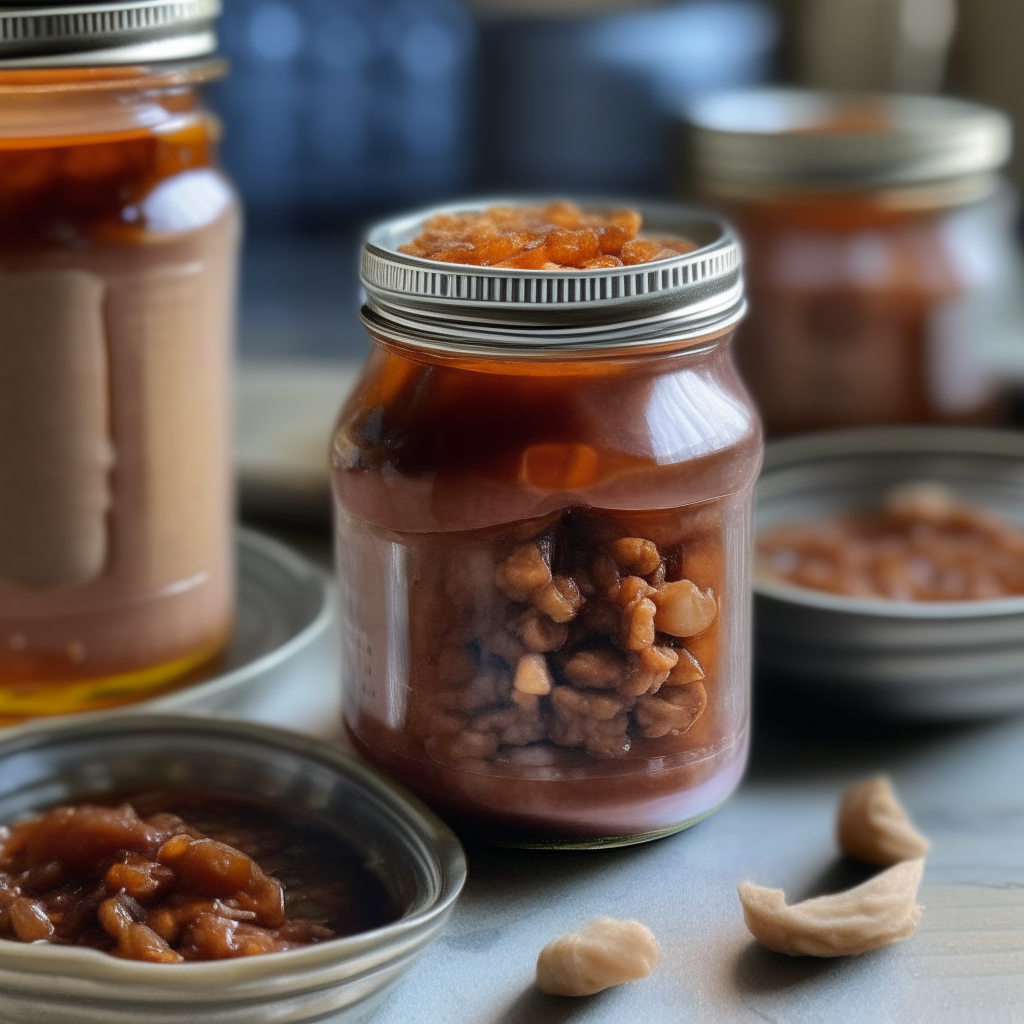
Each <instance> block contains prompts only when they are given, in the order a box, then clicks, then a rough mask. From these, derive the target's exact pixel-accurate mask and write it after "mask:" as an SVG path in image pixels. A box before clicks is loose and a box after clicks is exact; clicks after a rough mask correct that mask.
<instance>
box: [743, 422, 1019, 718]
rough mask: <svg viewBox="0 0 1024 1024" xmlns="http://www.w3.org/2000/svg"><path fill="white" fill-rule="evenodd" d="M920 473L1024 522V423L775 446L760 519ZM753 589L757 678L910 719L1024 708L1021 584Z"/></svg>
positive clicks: (844, 504)
mask: <svg viewBox="0 0 1024 1024" xmlns="http://www.w3.org/2000/svg"><path fill="white" fill-rule="evenodd" d="M921 479H927V480H936V481H939V482H942V483H945V484H947V485H949V486H950V487H951V488H952V489H953V491H954V492H955V493H956V494H958V495H959V496H961V497H963V498H965V499H967V500H969V501H972V502H976V503H978V504H980V505H983V506H986V507H988V508H991V509H993V510H994V511H996V512H997V513H999V514H1000V515H1002V516H1004V517H1005V518H1006V519H1007V520H1009V521H1011V522H1016V523H1019V524H1020V525H1022V526H1024V435H1020V434H1013V433H1009V432H1001V431H989V430H969V429H958V428H940V427H934V428H933V427H906V428H901V427H893V428H877V429H868V430H850V431H837V432H834V433H827V434H815V435H811V436H807V437H801V438H796V439H794V440H789V441H781V442H777V443H775V444H772V445H769V446H768V449H767V453H766V456H765V464H764V472H763V473H762V476H761V479H760V481H759V483H758V485H757V514H756V520H755V522H756V528H757V529H758V530H764V529H767V528H769V527H771V526H774V525H776V524H779V523H782V522H786V521H800V520H814V519H822V518H825V517H828V516H832V515H835V514H837V513H840V512H844V511H849V510H850V509H855V508H869V507H872V506H877V505H878V504H879V502H880V501H881V499H882V497H883V496H884V494H885V492H886V491H887V490H889V489H890V488H891V487H893V486H894V485H896V484H899V483H903V482H906V481H907V480H921ZM754 595H755V598H754V599H755V637H756V639H755V644H756V648H755V650H756V655H755V657H756V662H755V664H756V673H757V678H758V684H759V686H762V687H771V688H775V689H780V688H783V689H784V688H789V689H793V688H796V689H798V690H801V691H803V692H804V693H806V694H810V695H813V696H816V697H818V698H827V699H830V700H833V701H837V702H841V703H845V704H853V705H856V706H859V707H862V708H865V709H872V710H874V711H877V712H881V713H884V714H891V715H896V716H901V717H908V718H930V719H964V718H979V717H984V716H990V715H998V714H1004V713H1010V712H1017V711H1021V710H1024V596H1020V597H1005V598H997V599H994V600H983V601H981V600H979V601H948V602H947V601H934V602H901V601H887V600H883V599H862V598H853V597H844V596H842V595H837V594H828V593H823V592H820V591H815V590H809V589H806V588H803V587H796V586H792V585H788V584H785V583H780V582H774V581H769V580H765V579H755V582H754Z"/></svg>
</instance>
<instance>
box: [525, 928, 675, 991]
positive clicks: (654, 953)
mask: <svg viewBox="0 0 1024 1024" xmlns="http://www.w3.org/2000/svg"><path fill="white" fill-rule="evenodd" d="M660 959H661V950H660V949H659V948H658V942H657V940H656V939H655V938H654V936H653V935H652V934H651V931H650V929H648V928H646V927H644V925H642V924H640V922H639V921H618V920H616V919H615V918H614V917H595V918H594V919H593V920H592V921H590V922H588V923H587V924H586V925H584V926H583V928H581V929H580V930H579V931H578V932H569V933H568V934H567V935H561V936H559V937H558V938H557V939H554V940H552V941H551V942H549V943H548V944H547V945H546V946H545V947H544V948H543V949H542V950H541V951H540V956H538V957H537V987H538V988H539V989H540V990H541V992H546V993H547V994H548V995H550V996H590V995H593V994H594V993H595V992H602V991H603V990H604V989H606V988H611V987H612V986H613V985H621V984H623V982H626V981H636V980H637V979H638V978H646V977H647V975H648V974H650V973H651V971H653V970H654V968H655V966H656V965H657V963H658V961H659V960H660Z"/></svg>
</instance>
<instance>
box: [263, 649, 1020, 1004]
mask: <svg viewBox="0 0 1024 1024" xmlns="http://www.w3.org/2000/svg"><path fill="white" fill-rule="evenodd" d="M315 675H316V677H317V678H313V677H312V676H310V677H309V678H308V679H306V680H304V681H303V682H302V684H301V685H300V686H297V687H296V688H289V691H288V694H287V699H286V700H285V699H282V700H280V701H279V702H277V703H276V704H275V706H273V707H271V706H268V707H267V708H266V709H264V711H263V713H261V714H259V715H258V716H256V717H260V718H264V719H265V720H268V721H273V722H276V723H277V724H281V725H289V724H290V725H292V726H293V727H295V728H303V729H307V730H309V731H312V732H318V733H321V734H324V735H327V734H331V735H334V736H337V723H338V721H339V712H338V688H337V684H336V683H335V680H336V679H337V678H338V671H337V664H336V662H334V661H333V656H327V657H325V659H324V664H323V665H322V666H321V668H320V669H319V670H318V671H317V672H316V673H315ZM759 703H760V705H761V706H762V707H765V706H768V707H770V706H772V705H775V706H781V707H783V708H785V709H786V710H787V713H790V709H791V708H792V705H790V704H787V703H785V702H784V701H782V700H778V699H775V698H774V696H773V695H771V694H767V695H763V696H761V697H760V700H759ZM836 723H839V724H838V725H837V724H836ZM754 735H755V741H754V748H753V753H752V757H751V762H750V768H749V770H748V772H747V776H746V778H745V780H744V782H743V784H742V785H741V787H740V789H739V790H738V792H737V793H736V794H735V795H734V796H733V797H732V798H731V799H730V800H729V801H728V803H726V804H725V806H724V807H723V808H721V810H719V811H718V812H717V813H715V814H714V815H712V816H711V817H710V818H708V819H706V820H705V821H703V822H701V823H700V824H698V825H696V826H695V827H693V828H692V829H690V830H689V831H687V832H683V833H680V834H678V835H676V836H672V837H669V838H667V839H662V840H659V841H657V842H654V843H649V844H645V845H642V846H634V847H627V848H623V849H617V850H604V851H597V852H589V853H543V852H533V851H519V850H502V849H492V848H486V847H470V848H469V850H468V854H469V865H470V870H469V881H468V883H467V886H466V889H465V892H464V894H463V896H462V898H461V899H460V900H459V903H458V905H457V906H456V909H455V912H454V914H453V917H452V919H451V921H450V923H449V925H448V927H447V929H446V930H445V932H444V934H443V935H442V936H441V938H440V939H439V940H438V941H437V943H436V944H435V945H434V946H432V947H431V948H430V949H429V950H428V951H427V953H426V955H425V956H424V957H423V959H422V960H420V961H419V963H417V964H416V965H415V966H414V967H413V968H412V969H411V970H410V971H409V973H408V974H407V975H406V976H405V977H404V978H403V979H402V980H401V981H400V982H399V983H398V985H397V986H396V987H395V989H394V990H393V992H392V994H391V995H390V996H389V998H388V1000H387V1001H386V1002H385V1003H384V1004H383V1005H382V1006H381V1007H380V1009H379V1010H377V1011H376V1013H375V1014H373V1015H372V1016H371V1017H370V1019H369V1021H368V1022H367V1024H632V1022H642V1024H690V1022H694V1024H697V1022H699V1024H718V1022H722V1024H725V1022H728V1024H745V1022H748V1021H749V1022H764V1021H771V1022H777V1024H818V1022H822V1024H825V1022H827V1024H853V1022H856V1024H890V1022H892V1024H897V1022H898V1024H917V1022H921V1024H925V1022H927V1024H1003V1022H1006V1024H1021V1022H1024V717H1020V718H1015V719H1004V720H1000V721H994V722H987V723H979V724H972V725H964V726H957V727H931V728H916V729H915V728H896V727H892V726H885V725H882V724H878V723H870V722H860V721H857V720H856V719H852V718H850V717H849V716H847V715H845V714H844V715H836V714H829V713H827V712H813V711H810V710H808V711H806V712H805V713H804V715H803V717H802V718H801V719H800V720H795V721H794V720H793V719H792V718H790V719H789V720H787V721H785V722H781V721H779V720H776V721H771V720H768V719H767V718H766V716H765V715H761V716H760V718H759V720H758V721H757V722H756V726H755V731H754ZM879 771H884V772H886V773H888V774H889V775H890V776H891V777H892V778H893V780H894V782H895V785H896V788H897V792H898V793H899V795H900V798H901V799H902V801H903V803H904V805H905V806H906V807H907V809H908V811H909V813H910V814H911V816H912V818H913V819H914V821H915V822H916V823H917V824H918V825H919V826H920V828H921V830H922V831H923V832H924V833H925V834H926V835H927V836H928V837H929V838H930V839H931V840H932V852H931V854H930V856H929V858H928V863H927V869H926V872H925V878H924V883H923V885H922V888H921V891H920V894H919V897H918V900H919V902H920V903H922V904H923V905H924V906H925V907H926V910H925V914H924V917H923V918H922V921H921V925H920V927H919V929H918V932H917V934H916V935H914V936H913V937H912V938H911V939H909V940H908V941H906V942H904V943H902V944H900V945H897V946H891V947H889V948H887V949H880V950H875V951H873V952H870V953H866V954H864V955H863V956H860V957H850V958H845V959H835V960H815V959H809V958H808V959H804V958H801V959H791V958H788V957H784V956H780V955H778V954H774V953H770V952H768V951H766V950H764V949H762V948H761V947H760V946H758V945H757V944H756V943H755V942H754V941H753V940H752V939H751V938H750V936H749V934H748V933H747V931H746V928H745V927H744V924H743V919H742V915H741V912H740V905H739V901H738V899H737V897H736V883H737V882H739V881H740V880H741V879H744V878H750V879H753V880H754V881H756V882H759V883H761V884H763V885H768V886H772V887H781V888H783V889H785V891H786V893H787V896H788V897H789V898H790V899H791V900H793V899H803V898H806V897H808V896H813V895H817V894H820V893H821V892H825V891H829V890H834V889H838V888H843V887H846V886H848V885H851V884H855V883H856V882H858V881H861V880H862V879H863V878H864V877H866V875H865V873H864V869H863V868H861V867H859V866H857V865H855V864H852V863H850V862H848V861H845V860H844V859H842V858H841V857H839V855H838V853H837V850H836V846H835V841H834V838H833V824H834V815H835V811H836V806H837V802H838V798H839V795H840V793H841V792H842V790H843V788H844V787H845V786H846V785H848V784H849V783H851V782H853V781H856V780H858V779H860V778H863V777H864V776H866V775H870V774H874V773H877V772H879ZM598 914H610V915H612V916H614V917H623V918H636V919H638V920H640V921H643V922H644V923H645V924H646V925H648V926H649V927H650V928H651V929H652V931H653V932H654V934H655V935H656V936H657V938H658V941H659V943H660V944H661V949H662V962H661V963H660V964H659V966H658V967H657V968H656V970H655V972H654V974H652V975H651V977H649V978H647V979H645V980H643V981H639V982H633V983H631V984H628V985H625V986H622V987H620V988H618V989H611V990H609V991H606V992H604V993H601V994H599V995H596V996H592V997H589V998H585V999H560V998H553V997H548V996H544V995H542V994H541V993H540V992H538V991H537V990H536V989H535V988H534V986H533V984H532V979H533V970H534V964H535V962H536V956H537V953H538V951H539V950H540V949H541V947H542V946H543V945H544V944H545V943H546V942H548V941H549V940H550V939H552V938H554V937H555V936H556V935H559V934H561V933H562V932H565V931H569V930H571V929H573V928H576V927H578V926H579V925H581V924H583V923H584V922H585V921H587V920H588V919H589V918H591V917H593V916H596V915H598Z"/></svg>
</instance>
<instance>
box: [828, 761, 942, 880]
mask: <svg viewBox="0 0 1024 1024" xmlns="http://www.w3.org/2000/svg"><path fill="white" fill-rule="evenodd" d="M836 832H837V834H838V838H839V846H840V848H841V849H842V851H843V853H845V854H846V855H847V856H849V857H853V858H854V859H856V860H862V861H864V862H865V863H866V864H879V865H881V866H882V867H888V866H889V865H890V864H898V863H899V862H900V861H901V860H914V859H915V858H917V857H923V856H924V855H925V854H926V853H927V852H928V840H927V839H925V837H924V836H923V835H921V833H920V832H918V831H917V829H915V828H914V826H913V825H911V823H910V820H909V819H908V818H907V815H906V813H905V812H904V810H903V808H902V807H900V805H899V801H898V800H897V799H896V794H895V793H893V791H892V787H891V786H890V785H889V781H888V779H885V778H883V777H882V776H881V775H878V776H876V777H875V778H873V779H867V780H865V781H864V782H860V783H858V784H857V785H855V786H851V787H850V788H849V789H848V790H847V791H846V792H845V793H844V794H843V799H842V803H840V805H839V817H838V819H837V821H836Z"/></svg>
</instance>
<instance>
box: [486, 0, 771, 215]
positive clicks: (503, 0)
mask: <svg viewBox="0 0 1024 1024" xmlns="http://www.w3.org/2000/svg"><path fill="white" fill-rule="evenodd" d="M471 6H472V7H474V8H475V9H476V10H477V11H479V12H480V14H481V15H483V17H482V19H481V21H480V30H479V34H480V61H479V74H480V90H481V95H480V103H479V113H480V149H481V158H480V162H481V168H480V178H481V184H482V185H483V186H484V187H485V188H490V189H496V188H510V189H519V190H523V189H526V190H529V189H538V190H550V189H564V190H566V191H567V192H573V193H580V192H583V193H590V194H594V193H604V194H612V193H620V194H638V193H640V194H647V195H656V194H665V193H667V192H670V191H671V190H672V180H671V179H672V169H673V167H674V165H675V162H676V159H675V158H676V154H675V152H674V145H675V140H674V139H673V131H672V129H673V125H674V124H675V119H676V117H677V111H678V109H679V108H680V106H681V105H683V104H685V103H686V102H687V101H689V100H692V99H693V98H694V97H696V96H699V95H700V94H702V93H704V92H707V91H708V90H711V89H725V88H734V87H737V86H745V85H753V84H756V83H759V82H764V81H766V80H767V79H768V78H769V76H770V73H771V63H772V57H773V53H774V47H775V42H776V36H777V25H776V20H775V16H774V13H773V11H772V10H771V8H770V7H769V6H768V5H767V4H765V3H763V2H761V0H689V2H684V3H671V4H668V5H665V6H662V7H660V8H659V9H656V10H647V11H620V12H619V13H609V9H610V8H612V7H619V8H624V7H629V6H636V3H635V0H634V2H632V3H630V2H628V0H619V2H609V0H589V2H579V0H545V2H543V3H538V2H537V0H473V2H472V4H471ZM542 8H543V15H542V14H541V9H542ZM517 11H518V12H519V13H518V14H516V13H515V12H517ZM598 12H600V14H598ZM588 13H590V14H592V16H590V17H584V16H583V15H586V14H588Z"/></svg>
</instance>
